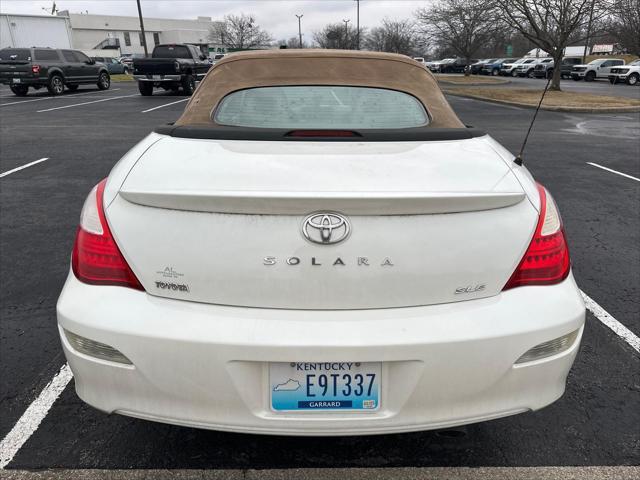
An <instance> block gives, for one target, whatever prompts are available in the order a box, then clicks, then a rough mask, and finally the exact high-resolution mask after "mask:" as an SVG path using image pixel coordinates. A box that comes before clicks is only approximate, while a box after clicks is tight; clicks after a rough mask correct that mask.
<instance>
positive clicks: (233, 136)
mask: <svg viewBox="0 0 640 480" xmlns="http://www.w3.org/2000/svg"><path fill="white" fill-rule="evenodd" d="M296 130H305V129H304V128H301V127H298V128H252V127H231V126H224V125H215V124H210V125H173V124H169V125H162V126H159V127H156V128H155V130H154V132H155V133H158V134H161V135H167V136H170V137H177V138H190V139H201V140H254V141H272V142H275V141H277V142H323V141H324V142H436V141H451V140H468V139H471V138H477V137H484V136H485V135H487V133H486V132H485V131H484V130H481V129H479V128H474V127H466V128H433V127H429V126H425V127H413V128H398V129H352V128H348V129H342V130H349V131H352V132H354V133H355V134H356V135H354V136H350V137H332V136H327V137H322V136H314V137H296V136H290V133H291V132H293V131H296ZM312 130H316V131H321V130H327V131H335V130H336V128H332V129H318V128H314V129H312Z"/></svg>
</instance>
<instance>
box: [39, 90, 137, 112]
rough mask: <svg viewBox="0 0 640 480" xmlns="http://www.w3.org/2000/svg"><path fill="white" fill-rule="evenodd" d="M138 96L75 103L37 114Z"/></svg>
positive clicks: (122, 96) (47, 109)
mask: <svg viewBox="0 0 640 480" xmlns="http://www.w3.org/2000/svg"><path fill="white" fill-rule="evenodd" d="M137 96H138V94H137V93H136V94H134V95H121V96H119V97H109V98H103V99H101V100H91V101H90V102H82V103H74V104H71V105H63V106H62V107H53V108H46V109H44V110H37V111H36V113H42V112H51V111H52V110H63V109H65V108H72V107H81V106H82V105H90V104H92V103H100V102H108V101H109V100H118V99H120V98H129V97H137Z"/></svg>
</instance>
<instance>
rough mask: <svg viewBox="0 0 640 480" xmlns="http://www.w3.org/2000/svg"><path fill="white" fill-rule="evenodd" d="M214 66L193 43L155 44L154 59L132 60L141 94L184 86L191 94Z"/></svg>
mask: <svg viewBox="0 0 640 480" xmlns="http://www.w3.org/2000/svg"><path fill="white" fill-rule="evenodd" d="M209 68H211V65H210V64H209V62H208V61H207V57H206V55H204V54H203V53H202V52H201V51H200V50H199V49H198V48H197V47H194V46H193V45H184V44H181V45H156V47H155V48H154V49H153V53H152V54H151V58H135V59H134V60H133V76H134V78H135V79H136V80H137V81H138V90H140V93H141V94H142V95H145V96H146V95H153V88H154V87H160V88H163V89H164V90H173V91H174V92H177V91H178V90H179V89H180V88H181V87H182V91H183V92H184V94H185V95H191V94H192V93H193V91H194V90H195V88H196V80H201V79H202V78H203V77H204V76H205V74H206V73H207V71H208V70H209Z"/></svg>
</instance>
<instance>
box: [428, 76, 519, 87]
mask: <svg viewBox="0 0 640 480" xmlns="http://www.w3.org/2000/svg"><path fill="white" fill-rule="evenodd" d="M434 77H436V80H438V82H440V83H445V84H447V83H450V84H452V85H469V84H478V83H482V84H485V85H501V84H505V83H509V80H506V79H504V78H495V77H484V76H481V75H470V76H468V77H465V76H464V75H442V74H435V75H434Z"/></svg>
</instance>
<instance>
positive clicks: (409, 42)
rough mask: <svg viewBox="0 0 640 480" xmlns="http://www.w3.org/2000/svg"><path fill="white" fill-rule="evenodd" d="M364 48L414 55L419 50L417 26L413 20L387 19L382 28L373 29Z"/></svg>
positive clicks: (366, 38) (365, 41)
mask: <svg viewBox="0 0 640 480" xmlns="http://www.w3.org/2000/svg"><path fill="white" fill-rule="evenodd" d="M364 46H365V48H366V49H367V50H374V51H378V52H392V53H402V54H404V55H413V54H414V53H415V52H416V50H417V48H418V35H417V31H416V25H415V23H414V22H412V21H411V20H390V19H388V18H385V19H384V20H382V25H381V26H379V27H375V28H373V29H371V32H370V33H369V34H368V35H367V36H366V37H365V40H364Z"/></svg>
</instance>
